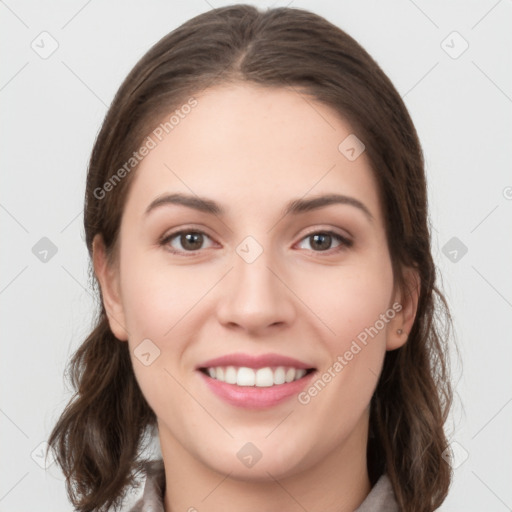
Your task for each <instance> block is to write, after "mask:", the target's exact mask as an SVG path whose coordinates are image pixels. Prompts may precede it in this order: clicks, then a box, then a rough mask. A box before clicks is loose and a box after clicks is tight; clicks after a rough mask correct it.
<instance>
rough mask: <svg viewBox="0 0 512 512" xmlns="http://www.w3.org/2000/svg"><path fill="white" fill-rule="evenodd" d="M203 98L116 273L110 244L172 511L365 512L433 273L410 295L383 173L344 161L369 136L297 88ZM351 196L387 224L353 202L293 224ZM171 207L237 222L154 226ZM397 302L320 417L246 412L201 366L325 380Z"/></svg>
mask: <svg viewBox="0 0 512 512" xmlns="http://www.w3.org/2000/svg"><path fill="white" fill-rule="evenodd" d="M196 99H197V101H198V105H197V106H196V107H195V108H194V109H193V110H192V111H191V113H190V114H189V115H188V116H187V117H186V118H185V119H183V120H181V122H180V124H179V125H178V126H177V127H176V128H175V129H174V130H173V131H171V132H170V133H169V134H168V135H167V136H166V138H165V139H164V140H163V141H162V142H160V143H159V144H158V145H157V147H156V148H155V149H153V150H152V151H151V152H150V153H149V155H147V156H146V157H145V158H144V159H143V161H142V162H141V164H140V166H139V168H138V169H137V170H136V174H135V176H133V179H134V181H133V182H132V184H131V189H130V192H129V195H128V198H127V202H126V204H125V210H124V213H123V217H122V223H121V231H120V246H119V259H118V261H116V262H115V264H114V265H111V266H110V265H108V264H107V261H106V258H105V251H104V247H103V244H102V241H101V237H100V236H97V237H96V239H95V241H94V266H95V271H96V275H97V277H98V279H99V281H100V284H101V288H102V294H103V300H104V303H105V307H106V310H107V314H108V317H109V321H110V325H111V328H112V331H113V332H114V334H115V336H116V337H117V338H119V339H120V340H126V341H127V342H128V343H129V346H130V353H131V356H132V362H133V368H134V371H135V375H136V378H137V381H138V383H139V385H140V387H141V389H142V392H143V394H144V396H145V397H146V399H147V401H148V403H149V405H150V406H151V407H152V409H153V410H154V411H155V413H156V416H157V418H158V428H159V436H160V444H161V447H162V455H163V458H164V464H165V470H166V488H167V489H166V494H165V509H166V511H167V512H169V511H173V512H175V511H182V510H183V511H185V510H189V509H190V510H192V509H191V507H195V509H197V510H199V511H201V510H208V511H210V512H216V511H220V510H223V511H226V510H236V511H238V512H240V511H254V510H267V511H282V510H287V511H299V510H300V511H302V510H304V509H306V510H308V511H320V510H322V511H333V512H334V511H337V512H340V511H353V510H354V509H355V508H357V506H359V505H360V504H361V503H362V502H363V501H364V499H365V497H366V496H367V495H368V493H369V492H370V489H371V486H370V482H369V479H368V472H367V466H366V445H367V435H368V421H369V403H370V399H371V397H372V394H373V392H374V390H375V387H376V385H377V381H378V376H379V374H380V371H381V368H382V364H383V360H384V356H385V353H386V351H387V350H394V349H396V348H398V347H400V346H402V345H403V344H404V343H405V342H406V340H407V333H408V332H409V330H410V328H411V326H412V323H413V321H414V315H415V312H416V307H417V297H418V287H417V281H416V280H415V279H416V277H415V275H414V273H413V272H412V270H410V269H406V270H405V272H406V278H407V280H408V282H409V283H411V286H410V287H409V288H410V290H412V292H409V293H408V294H407V295H404V294H402V293H401V290H400V289H398V287H397V286H395V280H394V276H393V271H392V266H391V260H390V255H389V250H388V246H387V241H386V235H385V228H384V217H383V212H382V209H381V205H380V203H379V198H378V190H377V185H376V181H375V179H374V176H373V172H372V170H371V167H370V163H369V160H368V159H367V157H366V154H365V153H363V154H362V155H361V156H360V157H359V158H357V159H356V160H355V161H349V160H348V159H347V158H345V156H344V155H343V154H341V153H340V151H339V150H338V145H339V144H340V142H341V141H343V140H344V139H345V138H346V137H347V136H348V135H349V134H351V133H352V130H351V127H350V126H349V125H348V124H347V123H346V122H345V121H344V120H343V119H341V118H340V116H338V115H337V114H336V113H335V112H334V111H333V110H332V109H330V108H329V107H327V106H325V105H323V104H321V103H319V102H317V101H315V100H313V99H311V98H309V97H305V96H304V95H301V94H299V93H297V92H295V91H292V90H288V89H263V88H260V87H258V86H255V85H249V84H235V85H234V84H232V85H229V86H219V87H216V88H214V89H209V90H207V91H205V92H203V93H202V94H200V95H197V96H196ZM334 192H335V193H339V194H343V195H346V196H350V197H352V198H355V199H357V200H359V201H360V202H361V203H363V204H364V205H365V206H366V208H367V209H368V210H369V212H370V213H371V216H372V219H371V220H370V219H369V218H368V217H367V216H366V215H365V214H364V213H363V212H362V211H361V210H360V209H358V208H356V207H354V206H351V205H348V204H334V205H330V206H326V207H323V208H320V209H318V210H314V211H309V212H305V213H301V214H299V215H292V214H289V215H286V216H284V217H283V215H282V213H281V212H282V209H283V208H284V205H285V204H286V203H288V202H289V201H291V200H292V199H299V198H303V197H304V198H308V199H309V198H311V197H314V196H317V195H323V194H327V193H334ZM164 193H184V194H192V195H197V196H201V197H207V198H210V199H213V200H215V201H216V202H218V203H220V204H221V205H222V206H223V207H224V208H225V209H226V214H225V215H224V216H216V215H212V214H209V213H205V212H199V211H196V210H193V209H191V208H188V207H186V206H182V205H166V206H161V207H159V208H155V209H154V210H153V211H152V212H151V213H149V214H148V215H146V214H145V211H146V209H147V207H148V205H149V204H150V203H151V202H152V201H153V200H154V199H155V198H157V197H159V196H161V195H162V194H164ZM181 228H185V229H186V228H190V231H194V230H201V231H203V232H205V233H206V235H207V236H206V237H205V238H204V239H203V244H202V245H201V242H199V243H198V247H199V249H198V250H196V251H195V252H193V254H194V255H193V256H189V255H187V253H186V251H187V249H186V247H184V245H183V244H184V243H185V245H186V240H185V241H184V240H183V238H182V239H181V240H180V237H179V236H177V237H175V238H174V239H173V241H172V245H171V242H168V244H167V246H165V245H164V246H163V245H160V244H159V240H160V239H161V238H163V237H164V235H167V234H170V233H171V232H175V231H179V230H180V229H181ZM327 229H329V230H333V231H335V232H336V233H339V234H340V235H342V236H344V237H346V238H348V239H349V240H351V241H352V242H353V244H352V246H350V247H344V246H341V249H340V244H339V242H338V241H337V240H336V239H335V238H333V239H332V241H331V243H330V245H329V241H327V242H326V244H327V247H328V249H327V250H325V251H322V250H320V249H319V248H318V247H319V244H318V243H316V244H315V241H314V240H313V239H312V238H311V236H309V235H311V234H314V233H319V232H322V231H323V232H325V230H327ZM248 235H250V236H252V237H253V238H254V239H255V240H256V241H257V243H258V244H259V245H260V246H261V248H262V249H263V252H262V254H261V255H260V256H259V257H258V258H257V259H256V260H255V261H254V262H252V263H247V262H246V261H244V259H242V258H241V257H240V256H239V255H238V254H237V252H236V249H237V246H238V245H239V244H240V243H241V242H242V241H243V240H244V239H245V238H246V237H247V236H248ZM180 242H181V243H180ZM321 246H322V245H321V243H320V247H321ZM169 247H171V248H174V249H175V250H178V251H181V253H180V254H173V253H171V252H170V251H169ZM196 247H197V246H196ZM190 252H191V251H190V250H189V254H190ZM415 283H416V284H415ZM413 285H414V286H413ZM394 303H399V304H401V305H402V310H401V311H400V312H399V313H397V314H396V315H395V317H394V318H393V319H392V320H390V321H389V322H388V323H386V324H385V327H384V328H383V329H381V330H380V331H379V333H378V335H376V336H375V337H373V338H369V342H368V344H367V345H366V346H364V348H363V349H362V350H361V351H360V352H359V353H358V354H357V355H355V356H354V358H353V359H352V360H351V361H349V362H348V364H347V365H346V366H345V367H344V368H343V370H342V371H341V372H339V373H337V374H336V377H335V378H333V379H332V381H331V382H330V383H329V384H328V385H326V386H325V388H324V389H323V390H322V391H321V392H320V393H318V395H317V396H315V397H314V398H312V399H311V401H310V402H309V403H308V404H307V405H303V404H301V403H299V402H298V400H297V397H291V398H290V399H288V400H286V401H285V402H284V403H282V404H280V405H278V406H275V407H272V408H268V409H264V410H248V409H242V408H237V407H234V406H232V405H229V404H227V403H225V402H224V401H222V400H221V399H220V398H218V397H217V396H216V395H214V394H213V393H212V392H211V391H210V390H209V389H208V388H207V386H205V384H204V382H203V379H202V378H201V376H200V375H199V374H198V372H197V371H196V370H195V368H196V366H197V365H198V364H200V363H201V362H204V361H206V360H208V359H210V358H213V357H218V356H222V355H226V354H229V353H235V352H239V353H240V352H241V353H248V354H254V355H259V354H265V353H269V352H272V353H278V354H282V355H286V356H291V357H294V358H297V359H299V360H301V361H304V362H307V363H308V364H310V366H312V367H315V368H317V370H318V373H319V374H322V373H323V372H325V371H327V369H328V368H329V367H332V365H333V363H334V362H335V361H336V360H337V357H338V356H339V355H343V354H344V353H345V352H346V351H347V350H348V349H349V348H350V346H351V343H352V341H353V340H354V339H356V337H357V335H358V334H360V333H361V332H362V331H364V329H365V328H367V327H369V326H373V325H374V324H375V322H376V321H377V320H378V319H379V315H381V314H383V313H385V312H386V311H387V310H389V309H390V308H392V305H393V304H394ZM397 329H402V330H403V334H401V335H400V334H398V333H397ZM144 339H150V340H151V341H152V343H154V344H155V345H156V346H157V347H158V348H159V350H160V356H159V357H158V358H156V359H155V360H154V361H153V362H152V364H150V365H149V366H145V365H143V364H141V362H140V361H139V360H138V359H137V357H135V355H134V352H133V351H134V349H135V348H136V347H137V346H138V345H139V344H140V343H141V341H142V340H144ZM247 442H251V443H253V444H254V445H255V446H256V447H257V448H258V449H259V451H260V452H261V453H262V457H261V459H260V460H259V461H258V462H257V463H256V464H255V465H254V466H252V467H251V468H248V467H246V466H245V465H244V464H242V463H241V462H240V460H239V459H238V457H237V452H238V451H239V450H240V449H241V448H242V447H243V446H244V445H245V444H246V443H247ZM226 475H228V476H226Z"/></svg>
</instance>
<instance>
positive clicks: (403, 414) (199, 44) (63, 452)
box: [49, 5, 452, 512]
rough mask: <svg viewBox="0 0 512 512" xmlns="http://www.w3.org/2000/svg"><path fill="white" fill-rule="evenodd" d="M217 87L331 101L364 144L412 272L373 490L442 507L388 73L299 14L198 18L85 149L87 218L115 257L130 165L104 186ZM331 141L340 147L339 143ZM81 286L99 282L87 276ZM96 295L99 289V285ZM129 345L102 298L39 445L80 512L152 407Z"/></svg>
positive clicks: (381, 405)
mask: <svg viewBox="0 0 512 512" xmlns="http://www.w3.org/2000/svg"><path fill="white" fill-rule="evenodd" d="M227 82H248V83H254V84H259V85H261V86H264V87H281V88H283V87H284V88H287V87H291V88H293V90H295V91H300V93H304V94H308V95H309V96H310V97H312V98H314V99H316V100H317V101H320V102H322V103H324V104H326V105H327V106H330V107H332V108H333V109H334V110H335V111H336V112H338V113H339V114H340V115H341V116H342V117H343V118H344V119H346V120H347V121H348V122H349V124H350V125H351V127H352V129H353V130H354V131H355V133H357V134H358V137H359V138H360V139H361V140H362V141H364V144H365V145H366V154H367V156H368V158H369V160H370V162H371V165H372V168H373V171H374V173H375V176H376V178H377V181H378V185H379V192H380V196H381V204H382V205H383V211H384V213H385V221H386V231H387V237H388V245H389V250H390V255H391V260H392V263H393V269H394V272H395V279H396V282H397V284H399V285H400V286H402V289H404V286H405V282H404V276H403V272H402V270H403V268H404V267H405V266H410V267H415V268H416V269H417V271H418V272H419V276H420V280H421V288H420V295H419V301H418V307H417V314H416V318H415V321H414V324H413V326H412V330H411V332H410V333H409V337H408V341H407V343H405V345H403V346H402V347H401V348H399V349H396V350H393V351H389V352H387V353H386V356H385V360H384V366H383V371H382V374H381V376H380V380H379V382H378V385H377V388H376V391H375V393H374V395H373V397H372V400H371V406H370V433H369V439H368V449H367V460H368V471H369V475H370V481H371V483H372V485H373V484H374V483H375V482H376V480H377V479H378V477H379V476H380V475H381V474H382V473H383V472H386V473H387V474H388V476H389V478H390V480H391V483H392V486H393V489H394V492H395V496H396V499H397V502H398V504H399V507H400V509H401V510H404V511H410V510H414V511H415V512H430V511H432V510H434V509H436V508H437V507H439V506H440V505H441V503H442V502H443V501H444V499H445V497H446V495H447V492H448V489H449V486H450V482H451V477H452V474H451V468H450V465H449V463H448V462H446V461H445V460H444V457H443V451H444V450H445V449H446V448H447V441H446V437H445V433H444V429H443V425H444V424H445V421H446V419H447V415H448V412H449V409H450V407H451V403H452V388H451V384H450V380H449V373H448V369H449V365H448V361H447V346H446V344H447V342H448V339H449V336H448V335H449V333H450V326H451V319H450V314H449V311H448V306H447V304H446V300H445V299H444V297H443V295H442V293H441V292H440V291H439V289H438V288H437V286H436V269H435V265H434V262H433V259H432V255H431V252H430V232H429V225H428V212H427V189H426V181H425V173H424V160H423V154H422V150H421V147H420V143H419V140H418V136H417V134H416V130H415V128H414V125H413V123H412V121H411V118H410V116H409V114H408V112H407V109H406V107H405V105H404V103H403V101H402V99H401V98H400V95H399V94H398V93H397V91H396V90H395V88H394V87H393V85H392V83H391V82H390V80H389V79H388V78H387V76H386V75H385V74H384V72H383V71H382V70H381V69H380V67H379V66H378V65H377V63H376V62H375V61H374V60H373V59H372V58H371V57H370V56H369V55H368V53H367V52H366V51H365V50H364V49H363V48H362V47H361V46H360V45H359V44H358V43H357V42H356V41H355V40H354V39H352V38H351V37H350V36H349V35H347V34H346V33H345V32H343V31H342V30H341V29H339V28H338V27H336V26H335V25H333V24H331V23H329V22H328V21H326V20H325V19H324V18H322V17H320V16H318V15H315V14H312V13H310V12H308V11H305V10H302V9H291V8H276V9H269V10H266V11H265V12H260V11H258V10H257V9H256V8H255V7H252V6H248V5H235V6H230V7H224V8H219V9H214V10H211V11H209V12H207V13H205V14H201V15H199V16H197V17H195V18H193V19H191V20H190V21H188V22H186V23H185V24H183V25H181V26H180V27H179V28H177V29H176V30H174V31H173V32H171V33H170V34H168V35H167V36H165V37H164V38H163V39H161V40H160V41H159V42H158V43H157V44H156V45H155V46H153V47H152V48H151V49H150V50H149V51H148V52H147V53H146V54H145V55H144V56H143V57H142V59H141V60H140V61H139V62H138V63H137V64H136V66H135V67H134V69H133V70H132V71H131V72H130V74H129V75H128V77H127V78H126V79H125V81H124V82H123V84H122V85H121V87H120V89H119V91H118V92H117V94H116V96H115V98H114V100H113V102H112V105H111V106H110V109H109V111H108V113H107V115H106V118H105V120H104V123H103V126H102V128H101V131H100V132H99V134H98V137H97V140H96V142H95V145H94V149H93V151H92V155H91V159H90V164H89V171H88V176H87V189H86V195H85V208H84V225H85V235H86V242H87V248H88V250H89V253H90V255H91V256H92V242H93V238H94V237H95V235H97V234H100V235H101V236H102V238H103V241H104V243H105V247H106V250H107V254H108V255H109V257H110V258H112V260H115V257H116V247H117V246H118V244H117V237H118V234H119V227H120V222H121V216H122V214H123V206H124V203H125V200H126V195H127V192H128V190H129V186H130V183H131V178H132V175H133V173H134V172H136V171H135V170H134V171H132V172H131V173H128V174H127V175H126V177H124V178H123V179H122V180H119V182H116V184H115V187H113V190H111V191H110V192H109V193H108V194H103V195H104V197H102V195H100V194H98V190H100V189H102V187H103V186H104V184H105V183H106V182H107V181H108V180H109V179H111V178H112V176H113V175H114V174H115V173H116V171H117V170H118V169H120V168H121V167H122V166H123V164H125V163H126V162H127V161H128V160H129V159H130V157H131V156H132V154H133V152H134V151H135V150H137V149H138V148H139V147H140V144H141V143H142V141H143V139H144V137H147V135H148V133H150V131H151V130H153V129H154V128H155V126H156V125H157V124H158V123H159V122H160V121H161V118H162V114H165V113H167V112H171V111H172V110H173V109H176V108H177V107H179V106H180V105H181V104H182V103H185V102H186V100H187V98H190V97H191V96H192V95H193V94H197V93H198V92H200V91H202V90H205V89H207V88H209V87H212V86H216V85H221V84H223V83H227ZM340 142H341V141H340ZM91 274H92V280H93V283H94V285H95V286H97V282H96V280H95V278H94V274H93V272H91ZM98 293H100V294H101V292H100V290H98ZM128 350H129V349H128V344H127V343H125V342H121V341H119V340H117V339H116V338H115V337H114V335H113V334H112V332H111V330H110V328H109V324H108V320H107V316H106V312H105V308H104V306H103V305H102V306H101V311H100V312H99V317H98V319H97V325H96V327H95V329H94V330H93V332H92V333H91V334H90V335H89V337H88V338H87V339H86V340H85V341H84V343H83V344H82V345H81V346H80V348H79V349H78V351H77V352H76V353H75V355H74V356H73V358H72V360H71V362H70V372H71V380H72V384H73V386H74V389H75V390H76V394H75V396H74V397H73V398H72V400H71V401H70V403H69V404H68V406H67V407H66V409H65V410H64V412H63V413H62V415H61V417H60V419H59V421H58V423H57V424H56V425H55V427H54V429H53V431H52V433H51V436H50V438H49V444H50V446H51V447H52V449H53V451H54V453H55V456H56V459H57V461H58V463H59V464H60V465H61V467H62V469H63V472H64V474H65V476H66V478H67V489H68V494H69V497H70V499H71V501H72V503H73V504H74V506H75V507H76V508H77V509H78V510H79V511H82V512H86V511H91V510H96V509H100V510H104V509H106V508H109V507H111V506H112V505H114V506H115V505H117V504H118V503H119V501H120V496H121V493H122V490H123V488H124V486H125V485H128V484H131V483H132V480H131V478H132V477H131V472H132V471H133V470H134V469H138V468H139V459H138V455H139V454H140V453H141V452H140V446H141V439H142V436H143V432H144V430H145V428H146V427H148V426H154V425H155V422H156V418H155V414H154V412H153V411H152V410H151V409H150V407H149V406H148V404H147V402H146V400H145V399H144V397H143V395H142V393H141V391H140V389H139V386H138V384H137V382H136V379H135V376H134V372H133V369H132V366H131V361H130V357H129V352H128Z"/></svg>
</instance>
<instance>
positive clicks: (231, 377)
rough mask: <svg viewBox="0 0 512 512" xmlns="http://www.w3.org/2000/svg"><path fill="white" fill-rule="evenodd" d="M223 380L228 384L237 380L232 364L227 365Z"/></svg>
mask: <svg viewBox="0 0 512 512" xmlns="http://www.w3.org/2000/svg"><path fill="white" fill-rule="evenodd" d="M224 381H225V382H227V383H228V384H236V381H237V371H236V368H235V367H234V366H228V367H227V368H226V373H225V374H224Z"/></svg>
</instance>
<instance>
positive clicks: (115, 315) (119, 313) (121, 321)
mask: <svg viewBox="0 0 512 512" xmlns="http://www.w3.org/2000/svg"><path fill="white" fill-rule="evenodd" d="M92 255H93V256H92V260H93V265H94V273H95V274H96V278H97V279H98V282H99V283H100V288H101V296H102V299H103V305H104V306H105V311H106V312H107V318H108V322H109V325H110V329H111V331H112V333H113V334H114V336H115V337H116V338H117V339H118V340H120V341H127V340H128V331H127V329H126V327H125V325H126V322H125V315H124V308H123V304H122V302H121V295H120V287H119V272H118V270H117V269H116V268H114V266H113V265H111V264H110V263H109V261H108V259H107V254H106V250H105V244H104V242H103V238H102V236H101V235H96V236H95V237H94V240H93V242H92Z"/></svg>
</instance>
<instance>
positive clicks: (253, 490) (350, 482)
mask: <svg viewBox="0 0 512 512" xmlns="http://www.w3.org/2000/svg"><path fill="white" fill-rule="evenodd" d="M160 427H162V425H160ZM159 432H160V444H161V448H162V456H163V460H164V466H165V477H166V491H165V496H164V504H165V512H178V511H190V512H194V511H195V512H201V511H203V510H208V511H209V512H221V511H222V512H229V511H237V512H245V511H254V510H266V511H268V512H281V511H282V510H287V511H290V512H295V511H297V512H299V511H300V512H303V511H304V510H308V511H309V512H315V511H320V510H321V511H323V512H353V511H354V510H355V509H356V508H357V507H358V506H359V505H360V504H361V503H362V502H363V501H364V499H365V498H366V496H367V495H368V493H369V492H370V490H371V485H370V481H369V478H368V470H367V463H366V445H367V434H368V416H367V414H364V415H363V417H362V418H361V419H360V421H359V424H358V425H356V427H355V428H354V430H353V431H352V433H351V434H350V436H349V437H348V438H347V439H345V440H344V442H343V444H342V445H340V446H338V447H336V448H335V449H334V450H332V451H331V452H330V453H328V454H327V455H326V456H325V457H324V458H322V460H321V461H319V462H318V463H316V464H315V465H313V466H311V467H307V468H306V469H303V470H301V471H297V472H290V474H289V475H288V476H284V477H280V476H276V475H274V476H270V473H269V478H268V479H266V480H264V481H262V480H258V481H251V480H247V479H245V480H241V479H236V478H233V475H232V474H231V473H230V474H228V475H225V474H222V473H220V472H217V471H215V470H214V469H213V468H212V467H211V466H207V465H205V464H204V463H202V462H201V461H200V460H198V459H197V458H195V457H193V456H192V455H191V454H190V453H189V452H187V451H186V450H185V449H184V448H183V446H182V445H181V444H180V443H179V442H177V440H176V439H174V438H173V437H172V436H171V435H170V432H169V431H165V430H162V428H159Z"/></svg>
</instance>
